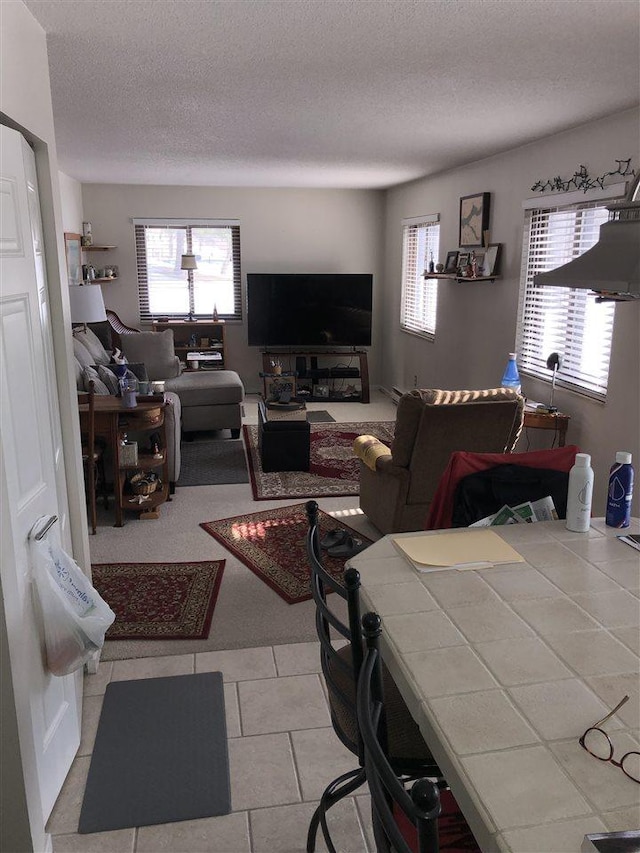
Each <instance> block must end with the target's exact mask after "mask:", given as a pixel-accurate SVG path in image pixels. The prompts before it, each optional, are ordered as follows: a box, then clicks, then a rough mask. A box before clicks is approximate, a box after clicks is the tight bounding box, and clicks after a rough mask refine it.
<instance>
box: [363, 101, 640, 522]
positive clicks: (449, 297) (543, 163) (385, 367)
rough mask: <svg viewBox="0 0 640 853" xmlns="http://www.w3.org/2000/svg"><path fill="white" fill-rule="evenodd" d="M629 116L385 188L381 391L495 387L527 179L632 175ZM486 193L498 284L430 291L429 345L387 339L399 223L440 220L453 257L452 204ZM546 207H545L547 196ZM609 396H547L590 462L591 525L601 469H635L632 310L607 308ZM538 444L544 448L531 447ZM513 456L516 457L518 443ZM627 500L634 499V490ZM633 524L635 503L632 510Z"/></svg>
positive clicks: (634, 128)
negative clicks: (625, 167) (619, 453)
mask: <svg viewBox="0 0 640 853" xmlns="http://www.w3.org/2000/svg"><path fill="white" fill-rule="evenodd" d="M639 154H640V152H639V150H638V111H637V110H631V111H626V112H624V113H620V114H617V115H615V116H612V117H610V118H608V119H606V120H603V121H598V122H594V123H591V124H589V125H585V126H583V127H580V128H576V129H575V130H571V131H568V132H566V133H563V134H559V135H557V136H553V137H548V138H546V139H543V140H540V141H538V142H533V143H531V144H530V145H527V146H524V147H522V148H518V149H515V150H513V151H508V152H505V153H504V154H500V155H498V156H495V157H492V158H489V159H486V160H482V161H478V162H477V163H472V164H470V165H468V166H465V167H463V168H460V169H455V170H452V171H450V172H446V173H444V174H440V175H437V176H434V177H430V178H426V179H423V180H420V181H415V182H413V183H411V184H406V185H403V186H400V187H396V188H394V189H392V190H390V191H389V192H388V195H387V208H386V233H385V267H384V282H385V286H384V295H383V304H382V305H381V306H379V307H381V308H382V310H383V311H384V312H385V313H386V314H387V315H388V317H389V318H390V321H389V322H388V323H387V324H386V326H385V332H384V335H383V342H382V344H383V349H382V382H383V384H384V385H385V386H387V387H391V386H393V385H396V386H398V387H400V388H404V389H406V388H412V387H413V384H414V375H417V377H418V380H417V384H418V387H442V388H489V387H493V386H495V385H499V383H500V379H501V376H502V371H503V369H504V366H505V363H506V360H507V353H508V352H509V351H510V350H512V349H513V348H514V341H515V331H516V320H517V309H518V295H519V275H520V262H521V247H522V231H523V221H524V214H523V210H522V202H523V200H524V199H526V198H531V197H532V196H534V195H535V193H533V192H532V191H531V186H532V185H533V184H534V183H535V181H536V180H538V179H540V178H541V179H546V178H547V177H553V176H555V175H560V176H562V177H565V176H566V177H569V176H571V175H572V174H573V172H574V170H575V169H577V168H578V167H579V165H580V164H584V165H585V166H587V168H588V169H589V172H590V173H591V174H592V175H595V176H597V175H601V174H603V173H604V172H606V171H607V170H609V169H610V168H615V158H616V157H632V158H633V165H634V166H635V167H636V169H637V168H638V165H639V163H640V157H639ZM476 192H490V193H491V223H490V224H491V242H495V243H502V244H503V248H504V255H503V264H502V270H503V278H502V280H501V281H497V282H495V283H494V284H491V283H480V282H479V283H476V284H472V283H463V284H456V283H451V282H446V283H445V282H441V283H440V284H439V292H438V327H437V335H436V339H435V341H434V342H427V341H425V340H422V339H421V338H418V337H415V336H411V335H409V334H406V333H403V332H401V331H400V330H399V324H398V317H399V311H400V274H401V249H402V244H401V239H400V234H401V220H402V219H403V218H404V217H409V216H418V215H422V214H425V213H440V215H441V228H440V245H441V249H442V251H441V255H442V257H441V260H444V256H445V255H446V252H447V251H448V250H452V249H455V248H457V246H458V211H459V199H460V196H463V195H470V194H472V193H476ZM549 198H552V195H549ZM615 310H616V317H615V329H614V340H613V351H612V355H611V371H610V378H609V393H608V395H607V401H606V404H602V403H597V402H594V401H592V400H589V399H587V398H585V397H583V396H581V395H579V394H576V393H572V392H568V391H561V390H557V391H556V399H555V402H556V404H557V405H558V406H559V407H560V409H561V410H562V411H563V412H566V413H567V414H569V415H571V418H572V420H571V424H570V427H569V434H568V438H569V440H570V441H571V442H573V443H576V444H578V445H579V446H580V448H581V449H582V450H583V451H584V452H588V453H591V454H592V456H593V467H594V470H595V474H596V480H595V487H594V512H595V514H603V513H604V506H605V499H606V482H607V476H608V469H609V466H610V464H611V463H612V462H613V460H614V454H615V451H616V450H630V451H631V452H632V453H633V454H634V460H635V461H636V463H637V465H638V466H640V403H639V392H640V348H639V347H640V344H639V338H640V322H639V317H640V300H637V301H636V302H634V303H622V304H618V305H617V306H616V309H615ZM523 391H524V393H525V394H527V395H528V396H529V397H531V398H532V399H535V400H541V401H548V399H549V384H548V383H544V382H540V381H535V380H531V379H527V378H526V377H525V378H524V379H523ZM543 435H544V439H543ZM549 435H550V434H540V433H538V434H534V433H533V431H531V435H530V436H529V439H530V446H531V447H532V448H533V447H537V446H548V443H547V441H546V439H547V438H548V437H549ZM518 449H520V450H526V449H527V437H526V436H525V437H524V438H523V440H521V442H520V445H519V448H518ZM636 494H637V490H636ZM634 511H635V513H636V514H637V512H638V499H637V498H636V500H635V503H634Z"/></svg>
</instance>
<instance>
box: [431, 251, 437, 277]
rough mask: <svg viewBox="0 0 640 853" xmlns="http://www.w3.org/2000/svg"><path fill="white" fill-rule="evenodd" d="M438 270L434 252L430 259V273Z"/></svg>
mask: <svg viewBox="0 0 640 853" xmlns="http://www.w3.org/2000/svg"><path fill="white" fill-rule="evenodd" d="M435 268H436V265H435V262H434V260H433V252H430V257H429V272H433V271H434V270H435Z"/></svg>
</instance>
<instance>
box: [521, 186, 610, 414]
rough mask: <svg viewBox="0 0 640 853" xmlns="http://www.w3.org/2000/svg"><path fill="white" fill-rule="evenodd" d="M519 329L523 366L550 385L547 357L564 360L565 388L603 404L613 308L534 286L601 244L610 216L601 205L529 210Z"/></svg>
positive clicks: (580, 294)
mask: <svg viewBox="0 0 640 853" xmlns="http://www.w3.org/2000/svg"><path fill="white" fill-rule="evenodd" d="M525 216H526V219H525V232H524V246H523V255H522V273H521V291H520V307H519V312H518V316H519V323H518V340H517V349H518V363H519V367H520V368H521V370H522V371H523V372H524V373H528V374H530V375H532V376H537V377H540V378H542V379H549V370H548V368H547V366H546V361H547V358H548V356H549V355H550V354H551V353H552V352H557V353H559V355H560V358H561V362H562V364H561V367H560V370H559V372H558V380H559V382H560V383H561V384H564V385H566V386H567V387H571V388H573V389H574V390H579V391H581V392H582V393H586V394H588V395H590V396H594V397H597V398H600V399H604V398H605V396H606V392H607V380H608V376H609V357H610V354H611V339H612V335H613V319H614V313H615V312H614V305H613V304H612V303H597V302H596V301H595V296H594V294H593V293H591V292H590V291H588V290H579V289H573V288H569V287H546V286H541V285H534V284H533V277H534V275H536V274H537V273H541V272H546V271H547V270H551V269H555V268H556V267H559V266H562V265H563V264H565V263H568V262H569V261H571V260H572V259H573V258H576V257H578V256H579V255H581V254H583V252H586V251H587V249H590V248H591V247H592V246H593V245H594V244H595V243H596V242H597V240H598V236H599V231H600V225H601V224H602V223H603V222H606V221H607V218H608V213H607V210H606V208H605V207H604V206H602V203H601V202H598V203H596V204H593V203H592V204H577V205H571V206H566V207H554V208H545V209H534V210H528V211H527V212H526V214H525Z"/></svg>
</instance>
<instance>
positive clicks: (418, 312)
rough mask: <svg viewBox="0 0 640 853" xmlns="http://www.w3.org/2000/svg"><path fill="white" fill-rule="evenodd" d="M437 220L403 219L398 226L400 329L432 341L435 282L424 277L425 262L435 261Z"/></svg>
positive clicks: (430, 217)
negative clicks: (400, 261)
mask: <svg viewBox="0 0 640 853" xmlns="http://www.w3.org/2000/svg"><path fill="white" fill-rule="evenodd" d="M439 219H440V217H439V216H438V215H434V216H425V217H420V218H418V219H411V220H405V221H404V222H403V226H402V302H401V309H400V328H402V329H404V330H405V331H407V332H413V333H414V334H418V335H424V336H426V337H430V338H432V337H433V336H434V335H435V332H436V314H437V307H438V282H437V280H435V279H428V278H424V272H425V271H426V270H427V268H428V266H429V261H430V260H432V259H433V260H434V262H435V261H437V260H438V253H439V248H440V222H439Z"/></svg>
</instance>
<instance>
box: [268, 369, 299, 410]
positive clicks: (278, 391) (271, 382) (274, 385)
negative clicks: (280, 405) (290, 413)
mask: <svg viewBox="0 0 640 853" xmlns="http://www.w3.org/2000/svg"><path fill="white" fill-rule="evenodd" d="M296 390H297V389H296V377H295V375H292V374H290V373H289V374H288V375H287V374H285V375H284V376H283V375H279V376H276V375H275V374H265V376H264V398H265V400H266V401H267V403H275V402H278V401H279V400H280V397H281V396H282V395H283V394H285V395H286V394H289V399H291V398H292V397H295V396H296ZM287 402H288V401H287Z"/></svg>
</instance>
